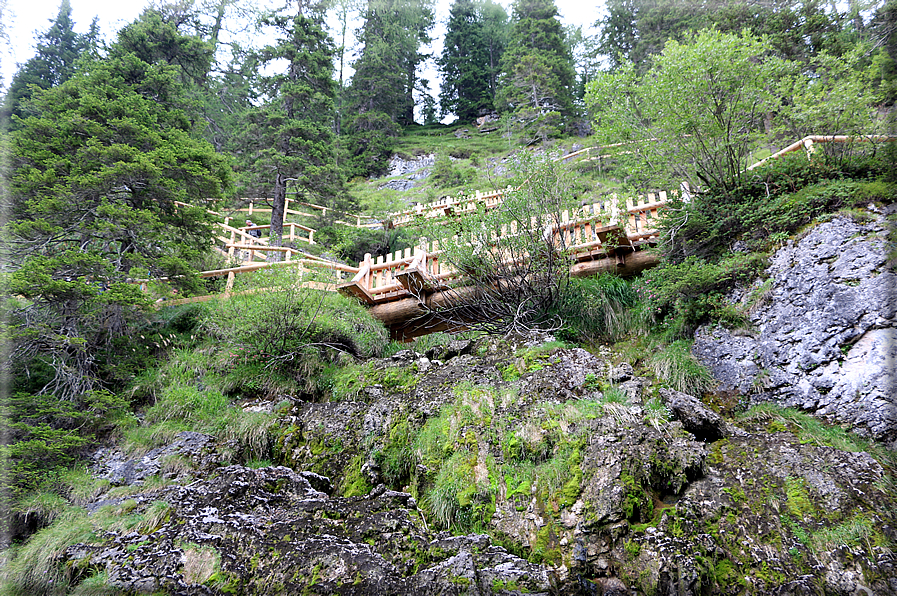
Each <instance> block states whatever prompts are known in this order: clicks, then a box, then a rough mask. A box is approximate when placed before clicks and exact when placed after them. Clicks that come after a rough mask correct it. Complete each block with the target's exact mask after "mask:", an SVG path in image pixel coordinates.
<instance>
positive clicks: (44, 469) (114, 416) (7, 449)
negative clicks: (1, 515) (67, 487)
mask: <svg viewBox="0 0 897 596" xmlns="http://www.w3.org/2000/svg"><path fill="white" fill-rule="evenodd" d="M129 406H130V404H129V403H128V401H127V400H126V399H124V398H120V397H117V396H114V395H112V394H111V393H109V392H106V391H102V390H97V391H92V392H89V393H87V394H86V395H83V396H81V398H80V399H77V400H74V401H61V400H59V399H57V398H56V397H55V396H52V395H47V394H40V395H32V394H26V393H16V394H13V395H12V396H10V397H9V398H8V400H7V403H6V405H5V408H4V410H5V411H4V412H3V416H2V417H0V429H2V433H3V435H4V436H5V437H6V441H4V444H3V445H2V446H0V458H2V459H3V461H5V462H7V465H8V468H7V473H6V474H5V475H4V477H3V487H2V488H3V490H4V492H6V494H9V495H11V497H12V498H13V499H17V498H19V497H20V496H22V495H23V494H25V493H27V492H29V491H32V490H35V489H38V488H40V487H45V488H54V487H55V486H56V483H57V482H59V480H60V479H61V477H62V476H63V475H64V474H65V470H67V469H68V468H70V467H72V466H73V465H75V464H76V463H77V462H78V461H80V456H81V451H82V449H83V448H84V447H85V446H87V445H89V444H92V443H94V442H96V441H97V440H98V439H99V438H100V437H102V436H105V435H106V433H107V432H108V431H109V430H110V429H111V428H112V426H113V425H114V424H116V423H120V422H122V421H123V420H126V419H128V413H129V409H130V408H129Z"/></svg>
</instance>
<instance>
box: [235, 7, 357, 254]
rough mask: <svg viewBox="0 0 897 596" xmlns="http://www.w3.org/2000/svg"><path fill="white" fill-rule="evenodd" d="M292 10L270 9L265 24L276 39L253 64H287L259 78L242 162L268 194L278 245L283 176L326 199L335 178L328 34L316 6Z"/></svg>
mask: <svg viewBox="0 0 897 596" xmlns="http://www.w3.org/2000/svg"><path fill="white" fill-rule="evenodd" d="M305 13H306V14H302V13H300V14H298V15H296V16H295V17H287V16H282V15H275V16H272V17H270V18H268V19H266V21H265V24H266V25H268V26H271V27H273V28H274V29H275V30H276V31H277V32H278V36H279V39H278V40H277V43H276V44H275V45H271V46H268V47H266V48H264V49H263V50H262V51H261V52H260V55H259V58H260V66H261V67H262V68H263V69H264V67H265V66H266V65H271V66H276V65H277V63H278V62H281V61H283V62H285V63H286V69H285V70H284V71H282V72H278V73H276V74H273V75H270V76H263V77H261V78H260V80H259V92H260V93H261V97H262V98H264V99H266V100H267V101H266V102H265V103H264V104H263V105H261V106H259V107H258V108H256V109H253V110H251V111H250V112H249V113H248V114H247V122H248V127H247V130H246V134H245V141H244V142H245V144H246V149H247V151H246V154H247V159H248V164H247V165H248V167H249V168H250V169H251V171H252V172H253V173H254V175H255V177H256V180H257V181H258V188H259V190H260V192H261V193H263V194H262V196H271V197H273V200H272V210H271V244H272V245H274V246H280V245H281V234H282V231H283V216H284V208H285V204H286V193H287V184H288V183H290V184H291V185H292V187H293V188H295V189H296V190H297V192H298V193H299V195H300V197H301V198H304V199H306V200H312V201H314V202H317V203H323V204H324V205H333V204H334V201H335V200H336V198H337V195H338V193H339V191H340V190H341V184H342V180H341V178H340V174H339V172H338V170H337V166H336V153H335V149H334V134H333V127H334V120H335V116H336V111H335V108H334V96H335V93H336V85H335V83H334V80H333V56H334V47H333V42H332V40H331V39H330V37H329V36H328V35H327V33H326V32H325V31H324V29H323V13H322V12H321V11H320V10H318V9H316V8H311V9H309V8H306V10H305Z"/></svg>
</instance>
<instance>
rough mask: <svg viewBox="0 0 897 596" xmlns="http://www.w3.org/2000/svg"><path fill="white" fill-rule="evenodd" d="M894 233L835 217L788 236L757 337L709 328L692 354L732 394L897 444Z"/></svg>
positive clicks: (767, 288) (762, 296)
mask: <svg viewBox="0 0 897 596" xmlns="http://www.w3.org/2000/svg"><path fill="white" fill-rule="evenodd" d="M892 234H893V229H892V228H891V227H890V226H888V225H886V223H885V222H884V221H882V220H879V221H874V222H866V223H858V222H856V221H854V220H852V219H850V218H847V217H837V218H835V219H834V220H832V221H830V222H827V223H823V224H822V225H819V226H817V227H815V228H814V229H812V230H811V231H810V232H809V233H808V234H806V235H805V236H804V237H803V238H801V239H799V240H797V241H794V240H790V241H789V242H788V244H787V246H785V247H784V248H782V249H781V250H779V251H778V252H777V253H776V254H775V255H774V257H773V258H772V262H771V267H770V268H769V270H768V272H767V274H768V279H766V280H765V281H763V282H758V283H757V285H755V287H753V288H750V289H749V290H747V291H745V292H744V293H743V294H742V295H741V296H738V297H737V299H738V300H740V301H741V302H748V301H750V300H754V301H755V302H756V305H755V307H754V311H753V314H752V316H751V323H752V326H753V329H752V330H751V331H750V332H743V331H739V332H736V333H733V332H731V331H728V330H725V329H720V328H704V329H702V330H701V331H700V332H699V333H698V335H697V338H696V342H695V345H694V353H695V355H697V356H698V357H699V358H700V359H701V360H703V361H704V362H705V364H707V365H708V366H709V367H710V368H711V370H712V371H713V373H714V376H715V377H717V378H718V379H719V380H720V382H721V384H722V387H723V388H724V389H729V390H734V391H737V392H739V393H741V394H743V395H747V396H750V399H751V401H752V402H754V403H757V402H763V401H775V402H778V403H783V404H786V405H789V406H794V407H797V408H800V409H802V410H805V411H809V412H813V413H815V414H816V415H818V416H821V417H824V418H826V419H828V420H830V421H832V422H835V423H839V424H846V425H848V426H849V427H850V428H852V429H854V430H855V431H856V432H858V433H861V434H864V435H867V436H872V437H874V438H876V439H877V440H880V441H884V442H889V443H891V444H892V446H897V372H895V371H897V275H895V273H894V271H893V270H892V269H891V268H889V267H888V263H887V261H888V257H889V251H891V250H893V248H892V247H893V246H894V239H893V237H892Z"/></svg>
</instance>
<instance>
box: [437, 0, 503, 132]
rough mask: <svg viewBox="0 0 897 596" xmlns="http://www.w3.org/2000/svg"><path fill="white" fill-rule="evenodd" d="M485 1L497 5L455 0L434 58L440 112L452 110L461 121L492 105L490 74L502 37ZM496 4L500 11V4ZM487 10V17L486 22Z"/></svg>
mask: <svg viewBox="0 0 897 596" xmlns="http://www.w3.org/2000/svg"><path fill="white" fill-rule="evenodd" d="M487 4H491V5H493V6H497V5H494V3H492V2H483V1H480V2H475V1H474V0H455V3H454V4H452V7H451V10H450V12H449V21H448V30H447V32H446V34H445V41H444V45H443V50H442V56H441V58H440V59H439V61H438V65H439V70H440V72H441V74H442V89H441V93H440V106H441V108H442V113H443V114H455V115H456V116H457V117H458V118H459V119H460V120H462V121H470V120H473V119H474V118H476V117H477V116H479V115H480V114H481V113H483V112H487V111H490V110H492V109H493V97H494V95H495V90H494V84H493V83H494V78H493V76H492V74H493V70H494V67H495V66H497V63H498V62H497V59H498V58H500V55H501V51H502V49H503V40H502V39H501V32H500V30H499V29H498V28H497V27H495V24H496V21H499V20H500V19H497V18H496V16H497V14H496V12H495V10H494V8H492V6H487ZM497 8H498V9H499V10H501V11H502V13H503V12H504V10H503V9H502V8H501V7H500V6H497ZM487 10H488V11H489V12H488V17H489V18H490V19H491V21H488V22H487V20H486V19H487ZM506 19H507V17H505V20H506ZM490 37H492V38H491V39H490ZM496 38H497V39H496Z"/></svg>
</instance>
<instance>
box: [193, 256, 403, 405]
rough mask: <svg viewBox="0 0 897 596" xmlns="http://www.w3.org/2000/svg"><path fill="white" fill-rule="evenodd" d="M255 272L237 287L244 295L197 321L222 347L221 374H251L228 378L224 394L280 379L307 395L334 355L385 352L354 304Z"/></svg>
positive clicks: (281, 276) (283, 275)
mask: <svg viewBox="0 0 897 596" xmlns="http://www.w3.org/2000/svg"><path fill="white" fill-rule="evenodd" d="M259 273H261V275H259ZM259 273H256V274H255V277H254V279H251V280H249V281H248V282H247V283H246V284H245V285H243V286H242V287H240V288H238V290H240V289H243V290H247V291H246V292H244V293H238V294H236V295H234V296H232V297H231V298H230V299H229V300H222V301H219V302H217V303H215V304H214V305H213V306H211V307H210V308H209V311H208V315H207V317H206V318H205V320H204V321H203V326H204V328H205V329H206V330H208V331H209V332H210V333H211V334H212V335H213V336H214V337H216V338H218V339H220V340H221V343H222V344H224V345H226V346H227V348H228V349H227V351H226V352H223V353H222V354H221V358H222V359H223V362H220V363H219V367H220V368H221V370H222V371H227V370H231V369H233V368H234V367H235V366H241V367H243V368H244V373H251V374H243V375H241V376H240V377H239V378H237V377H234V376H231V379H232V381H233V382H234V384H235V386H232V387H229V389H230V390H232V391H234V390H238V389H240V388H242V387H245V388H246V389H247V391H248V392H250V393H259V392H260V391H259V387H269V388H270V386H271V385H272V381H275V380H276V379H277V378H278V377H280V378H285V379H286V380H287V382H289V380H292V382H293V383H294V386H295V387H298V388H299V389H301V390H302V391H305V392H308V393H311V394H314V393H316V392H320V390H322V389H323V388H322V387H319V386H318V381H319V378H320V376H321V373H322V371H323V368H324V365H326V364H327V363H330V362H334V361H336V359H337V358H338V356H339V354H341V353H347V354H351V355H352V356H355V357H371V356H377V355H379V354H380V353H381V352H382V350H383V349H384V347H385V346H386V344H387V342H388V337H387V332H386V329H385V328H384V327H383V325H382V324H381V323H380V322H378V321H376V320H375V319H373V318H372V317H371V316H370V315H369V314H368V313H367V311H366V310H365V308H364V307H363V306H361V305H360V304H358V303H357V302H355V301H352V300H349V299H346V298H344V297H342V296H340V295H338V294H335V293H331V292H324V291H319V290H314V289H309V288H302V287H297V286H298V284H299V282H300V281H301V280H300V279H297V278H296V277H295V275H294V274H292V273H290V272H288V271H285V270H280V271H273V270H267V271H264V272H259ZM273 384H274V385H277V383H273ZM268 392H270V391H268Z"/></svg>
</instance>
